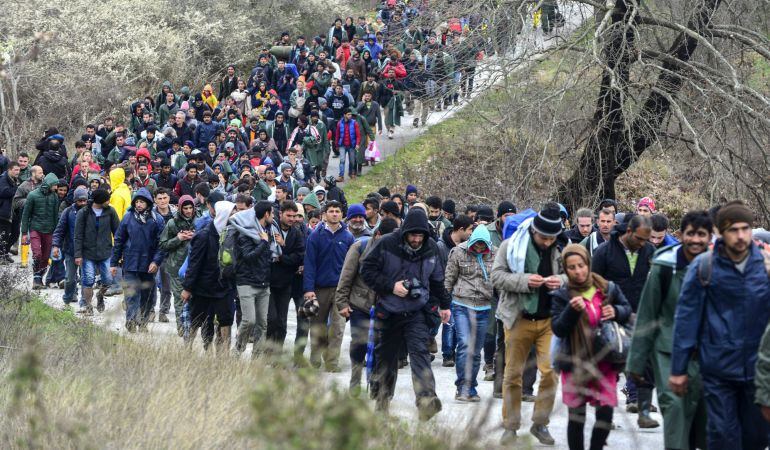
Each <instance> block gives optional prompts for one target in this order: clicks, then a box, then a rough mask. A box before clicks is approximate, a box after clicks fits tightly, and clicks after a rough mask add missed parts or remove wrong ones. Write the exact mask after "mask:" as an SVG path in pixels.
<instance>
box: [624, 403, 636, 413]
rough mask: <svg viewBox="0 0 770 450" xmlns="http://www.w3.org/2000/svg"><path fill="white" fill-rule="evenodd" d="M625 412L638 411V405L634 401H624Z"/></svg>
mask: <svg viewBox="0 0 770 450" xmlns="http://www.w3.org/2000/svg"><path fill="white" fill-rule="evenodd" d="M626 412H627V413H631V414H637V413H638V412H639V405H637V404H636V402H633V403H626Z"/></svg>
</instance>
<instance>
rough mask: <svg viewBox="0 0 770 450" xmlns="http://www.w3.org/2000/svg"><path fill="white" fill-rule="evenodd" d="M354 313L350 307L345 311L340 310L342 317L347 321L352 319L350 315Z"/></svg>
mask: <svg viewBox="0 0 770 450" xmlns="http://www.w3.org/2000/svg"><path fill="white" fill-rule="evenodd" d="M352 312H353V310H351V309H350V306H347V307H345V308H344V309H342V310H340V315H341V316H342V317H344V318H346V319H347V318H349V317H350V313H352Z"/></svg>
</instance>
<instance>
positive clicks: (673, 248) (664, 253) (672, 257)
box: [652, 244, 682, 267]
mask: <svg viewBox="0 0 770 450" xmlns="http://www.w3.org/2000/svg"><path fill="white" fill-rule="evenodd" d="M681 246H682V245H681V244H677V245H669V246H667V247H663V248H661V249H660V250H658V251H657V252H655V256H653V257H652V263H653V264H659V265H661V266H667V267H676V253H677V251H678V250H679V248H680V247H681Z"/></svg>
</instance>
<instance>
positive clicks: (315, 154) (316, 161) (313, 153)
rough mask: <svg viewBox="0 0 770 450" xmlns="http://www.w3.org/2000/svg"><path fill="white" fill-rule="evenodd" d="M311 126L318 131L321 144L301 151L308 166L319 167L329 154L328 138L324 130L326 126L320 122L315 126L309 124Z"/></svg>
mask: <svg viewBox="0 0 770 450" xmlns="http://www.w3.org/2000/svg"><path fill="white" fill-rule="evenodd" d="M311 126H313V127H315V129H316V130H318V134H319V135H320V136H321V142H320V143H318V144H317V145H313V146H311V145H307V146H305V147H304V149H303V150H304V152H305V156H306V157H307V159H308V161H309V162H310V166H311V167H319V166H321V165H322V164H323V162H324V157H326V155H327V154H328V153H329V152H331V147H330V145H329V136H328V131H327V129H326V124H324V123H323V122H322V121H321V120H319V121H318V122H316V123H315V124H313V123H311Z"/></svg>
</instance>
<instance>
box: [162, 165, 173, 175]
mask: <svg viewBox="0 0 770 450" xmlns="http://www.w3.org/2000/svg"><path fill="white" fill-rule="evenodd" d="M160 171H161V173H163V175H168V174H170V173H171V166H162V167H161V168H160Z"/></svg>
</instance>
